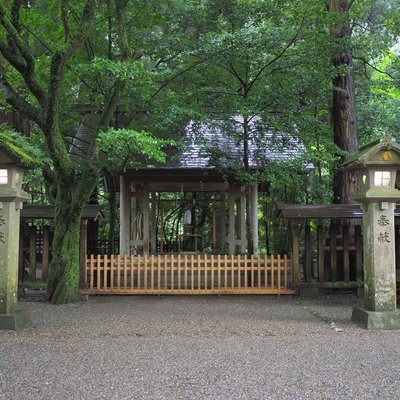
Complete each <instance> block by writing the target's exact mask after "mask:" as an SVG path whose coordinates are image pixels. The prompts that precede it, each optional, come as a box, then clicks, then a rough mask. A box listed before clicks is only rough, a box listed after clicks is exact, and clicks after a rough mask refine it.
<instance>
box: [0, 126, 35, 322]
mask: <svg viewBox="0 0 400 400" xmlns="http://www.w3.org/2000/svg"><path fill="white" fill-rule="evenodd" d="M36 165H39V163H38V161H37V160H36V159H35V157H34V156H33V155H31V154H29V152H27V151H24V150H23V149H21V146H19V144H18V143H17V141H16V140H15V139H14V138H13V137H12V136H10V135H9V134H8V133H5V132H0V329H18V328H21V327H23V326H24V325H25V324H26V323H27V322H28V321H29V314H28V312H27V310H23V309H21V308H18V304H17V293H18V256H19V225H20V210H21V208H22V204H23V202H24V201H26V200H28V199H30V195H29V194H28V193H26V192H25V191H23V190H22V180H23V175H24V171H25V170H26V169H27V168H32V167H35V166H36Z"/></svg>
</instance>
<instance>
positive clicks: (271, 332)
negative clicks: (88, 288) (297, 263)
mask: <svg viewBox="0 0 400 400" xmlns="http://www.w3.org/2000/svg"><path fill="white" fill-rule="evenodd" d="M22 303H23V304H24V305H25V306H27V307H29V309H30V311H31V319H32V322H31V323H30V324H29V326H28V327H26V328H24V329H23V330H21V331H18V332H12V331H0V399H2V400H3V399H6V400H9V399H10V400H11V399H134V400H140V399H172V400H174V399H224V400H226V399H252V400H253V399H363V400H364V399H374V400H375V399H397V398H399V397H400V372H399V367H400V354H399V353H400V345H399V344H400V331H384V330H383V331H366V330H364V329H361V328H358V327H357V326H355V325H353V324H352V323H351V322H350V315H351V309H352V307H353V305H355V304H357V303H358V300H357V299H356V298H355V297H353V296H350V295H344V296H341V297H335V296H331V297H326V298H321V299H318V300H307V301H305V300H300V299H299V298H297V297H274V296H265V297H261V296H260V297H259V296H256V297H223V296H221V297H91V298H90V300H89V301H88V302H82V303H79V304H74V305H71V304H69V305H63V306H53V305H50V304H46V303H43V302H38V301H24V302H22Z"/></svg>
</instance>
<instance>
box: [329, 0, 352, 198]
mask: <svg viewBox="0 0 400 400" xmlns="http://www.w3.org/2000/svg"><path fill="white" fill-rule="evenodd" d="M328 7H329V11H330V12H335V13H339V14H340V15H342V16H343V17H345V18H347V16H348V12H349V7H350V4H349V1H348V0H329V1H328ZM350 35H351V30H350V26H349V23H348V21H346V22H345V23H344V24H343V25H342V26H340V27H338V28H337V29H335V30H334V31H333V32H332V36H333V37H334V38H335V39H337V40H340V39H343V38H346V37H347V38H348V37H350ZM332 63H333V65H334V67H336V68H340V67H343V66H345V67H346V71H345V73H343V74H340V75H337V76H336V77H335V78H334V79H333V86H334V90H333V99H332V100H333V102H332V124H333V137H334V143H335V144H336V145H337V146H338V147H339V148H340V149H341V150H343V151H345V152H347V153H349V154H351V153H354V152H356V151H357V148H358V143H357V121H356V106H355V95H354V92H355V88H354V71H353V56H352V53H351V51H350V50H349V49H345V50H343V51H342V52H339V53H336V54H334V55H333V56H332ZM344 159H345V157H342V161H344ZM356 188H357V179H356V175H355V174H354V173H349V172H344V171H341V170H340V169H339V168H338V169H337V170H336V171H334V175H333V202H334V203H340V204H349V203H352V197H351V194H352V193H353V192H354V191H355V190H356Z"/></svg>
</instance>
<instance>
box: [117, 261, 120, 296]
mask: <svg viewBox="0 0 400 400" xmlns="http://www.w3.org/2000/svg"><path fill="white" fill-rule="evenodd" d="M117 289H121V255H120V254H118V257H117Z"/></svg>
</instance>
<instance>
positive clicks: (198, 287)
mask: <svg viewBox="0 0 400 400" xmlns="http://www.w3.org/2000/svg"><path fill="white" fill-rule="evenodd" d="M200 268H201V263H200V255H197V289H201V270H200Z"/></svg>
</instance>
